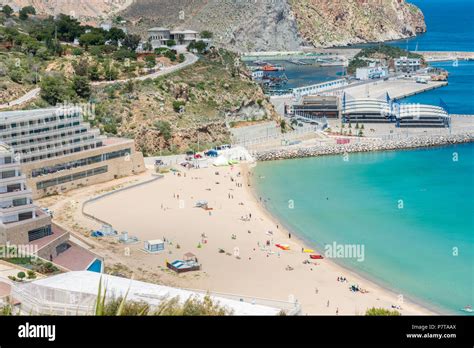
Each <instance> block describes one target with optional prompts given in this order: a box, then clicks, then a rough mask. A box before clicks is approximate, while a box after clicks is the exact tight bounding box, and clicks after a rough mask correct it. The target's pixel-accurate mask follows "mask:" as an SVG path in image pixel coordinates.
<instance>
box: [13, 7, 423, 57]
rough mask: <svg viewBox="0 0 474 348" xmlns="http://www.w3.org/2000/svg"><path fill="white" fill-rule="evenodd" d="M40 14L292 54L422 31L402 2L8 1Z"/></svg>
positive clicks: (418, 16)
mask: <svg viewBox="0 0 474 348" xmlns="http://www.w3.org/2000/svg"><path fill="white" fill-rule="evenodd" d="M10 2H11V3H13V4H15V5H18V6H24V5H33V6H35V8H36V9H37V10H38V12H40V13H48V14H56V13H59V12H63V13H66V14H74V15H75V16H77V17H82V18H83V19H84V20H86V21H91V18H93V17H95V18H96V19H100V20H102V19H103V18H105V17H107V16H108V17H113V16H116V15H117V14H118V15H120V16H122V17H124V18H125V19H127V20H129V21H130V22H129V29H130V30H131V31H132V32H136V33H140V34H144V33H145V32H146V30H147V29H148V28H150V27H153V26H167V27H170V28H179V29H185V28H186V29H194V30H197V31H202V30H209V31H211V32H213V33H214V41H215V43H216V44H217V45H219V46H220V47H224V48H227V49H231V50H234V51H242V52H245V51H272V50H297V49H299V48H300V47H301V46H302V45H310V46H315V47H328V46H336V45H347V44H355V43H362V42H371V41H385V40H393V39H401V38H406V37H410V36H413V35H415V34H416V33H419V32H423V31H425V30H426V26H425V23H424V18H423V14H422V12H421V11H420V10H419V9H418V8H417V7H416V6H414V5H412V4H409V3H407V2H406V1H405V0H271V1H270V0H258V1H254V0H252V1H248V0H107V1H105V0H10Z"/></svg>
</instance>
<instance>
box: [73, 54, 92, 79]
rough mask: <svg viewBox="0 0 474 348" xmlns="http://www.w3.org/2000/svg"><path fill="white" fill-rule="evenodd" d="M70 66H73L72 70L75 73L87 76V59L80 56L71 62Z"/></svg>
mask: <svg viewBox="0 0 474 348" xmlns="http://www.w3.org/2000/svg"><path fill="white" fill-rule="evenodd" d="M72 67H73V68H74V72H75V73H76V75H79V76H87V73H88V71H89V62H88V61H87V59H85V58H82V59H80V60H79V61H78V62H73V63H72Z"/></svg>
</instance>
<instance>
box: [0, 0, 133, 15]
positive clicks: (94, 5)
mask: <svg viewBox="0 0 474 348" xmlns="http://www.w3.org/2000/svg"><path fill="white" fill-rule="evenodd" d="M2 2H3V3H5V1H2ZM6 3H8V4H10V5H13V6H16V7H24V6H29V5H31V6H33V7H34V8H35V9H36V11H37V12H38V13H41V14H51V15H55V14H59V13H64V14H67V15H72V16H74V17H78V18H96V19H99V18H101V17H102V18H106V17H108V16H110V15H111V14H113V13H115V12H117V11H120V10H123V9H124V8H126V7H127V6H130V5H131V4H132V3H133V0H7V1H6Z"/></svg>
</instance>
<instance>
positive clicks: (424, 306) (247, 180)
mask: <svg viewBox="0 0 474 348" xmlns="http://www.w3.org/2000/svg"><path fill="white" fill-rule="evenodd" d="M257 165H258V164H257ZM241 168H242V171H243V178H244V188H245V189H246V190H247V192H248V194H249V195H250V196H251V197H252V198H253V199H254V202H255V204H256V205H257V206H258V207H259V209H260V212H261V213H262V214H263V215H264V216H266V217H267V219H269V220H270V221H272V222H273V223H274V224H275V225H279V226H281V227H282V229H279V233H280V234H282V237H285V234H286V235H287V234H288V233H291V236H292V238H291V239H293V240H296V241H297V243H299V244H301V245H305V246H309V247H311V248H314V249H315V250H316V251H318V252H319V253H320V254H323V251H322V250H319V249H320V248H318V247H317V245H316V243H315V242H313V241H310V240H307V239H306V238H304V237H301V236H300V234H299V233H298V232H296V231H295V230H294V229H292V228H291V227H289V226H288V225H287V224H286V223H284V222H282V221H281V220H280V219H278V217H276V216H275V215H274V214H273V213H272V212H271V211H270V210H269V209H268V208H266V207H265V205H264V204H263V203H262V202H260V200H259V198H258V192H257V190H256V186H255V184H254V182H252V180H251V176H252V175H253V174H251V168H249V167H248V165H246V164H243V165H241ZM286 240H287V241H288V240H289V238H286ZM326 260H327V259H326ZM327 262H329V263H331V264H332V265H333V266H334V267H335V268H339V269H340V270H341V271H342V272H341V273H343V274H349V275H350V276H352V277H354V276H355V277H356V278H359V280H362V281H363V282H365V283H369V284H370V285H371V286H372V287H375V288H376V289H379V290H380V291H382V292H385V293H387V294H388V295H390V296H393V297H397V293H396V291H395V290H393V289H391V288H390V287H389V286H388V285H387V284H383V283H382V282H380V281H379V280H378V279H375V278H371V277H369V276H368V275H367V274H365V273H363V272H361V271H358V270H355V269H352V268H351V267H348V266H346V265H344V264H342V263H340V262H338V261H336V260H332V259H331V260H328V261H327ZM403 296H404V304H408V305H409V306H413V307H414V308H416V309H421V310H422V311H423V312H424V311H426V312H427V313H419V314H418V315H427V314H428V315H449V313H443V312H442V311H441V308H436V306H430V304H429V303H424V302H423V301H422V300H419V299H413V297H411V296H405V295H403Z"/></svg>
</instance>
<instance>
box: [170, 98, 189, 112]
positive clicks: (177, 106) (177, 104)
mask: <svg viewBox="0 0 474 348" xmlns="http://www.w3.org/2000/svg"><path fill="white" fill-rule="evenodd" d="M185 104H186V103H185V102H184V101H182V100H175V101H173V110H174V111H176V112H180V111H181V110H182V108H181V107H182V106H184V105H185Z"/></svg>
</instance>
